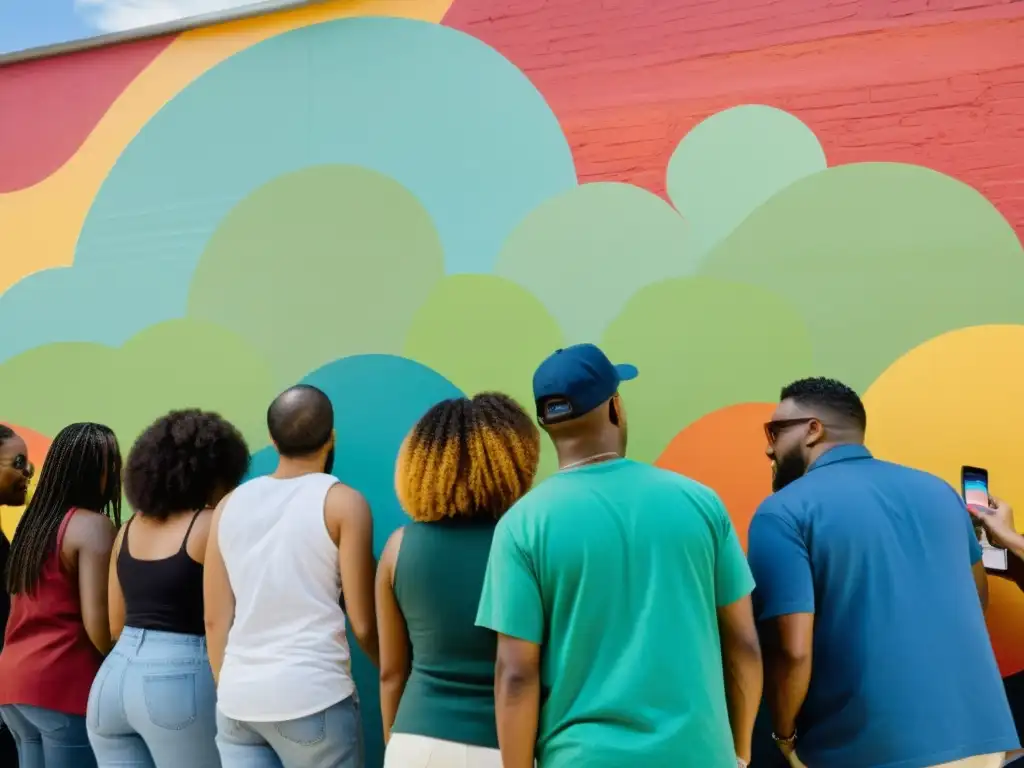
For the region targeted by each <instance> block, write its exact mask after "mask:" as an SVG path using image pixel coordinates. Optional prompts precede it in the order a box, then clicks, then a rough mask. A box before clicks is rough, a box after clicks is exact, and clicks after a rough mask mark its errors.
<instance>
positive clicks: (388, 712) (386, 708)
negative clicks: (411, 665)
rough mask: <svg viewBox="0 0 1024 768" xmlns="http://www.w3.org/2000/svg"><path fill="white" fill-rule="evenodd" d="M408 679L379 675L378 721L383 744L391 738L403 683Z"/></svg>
mask: <svg viewBox="0 0 1024 768" xmlns="http://www.w3.org/2000/svg"><path fill="white" fill-rule="evenodd" d="M408 679H409V676H408V674H404V675H398V676H395V677H389V676H386V675H381V678H380V719H381V723H382V724H383V726H384V743H385V744H387V743H388V740H389V739H390V738H391V728H392V727H393V726H394V724H395V717H396V716H397V715H398V703H399V702H400V701H401V700H402V694H403V693H404V692H405V683H406V682H407V681H408Z"/></svg>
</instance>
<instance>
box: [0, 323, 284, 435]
mask: <svg viewBox="0 0 1024 768" xmlns="http://www.w3.org/2000/svg"><path fill="white" fill-rule="evenodd" d="M240 382H241V384H240ZM0 391H2V392H3V393H4V398H5V404H4V411H5V418H9V419H10V420H12V421H14V422H15V423H17V424H24V425H26V426H29V427H31V428H32V429H35V430H37V431H39V432H42V433H43V434H47V435H54V434H56V432H57V431H58V430H59V429H61V428H62V427H64V426H65V425H67V424H69V423H71V422H75V421H98V422H101V423H105V424H108V425H109V426H110V427H111V428H112V429H113V430H114V432H115V433H116V434H117V437H118V440H119V442H120V443H121V449H122V451H123V452H124V453H125V454H127V452H128V450H129V449H130V447H131V445H132V443H133V442H134V441H135V438H136V437H138V435H139V433H140V432H141V431H142V430H143V429H145V427H146V426H148V425H149V424H150V423H152V422H153V421H154V420H155V419H157V418H158V417H160V416H162V415H163V414H165V413H166V412H167V411H170V410H173V409H179V408H203V409H205V410H212V411H216V412H219V413H220V414H221V415H222V416H224V417H225V418H227V419H229V420H230V421H232V422H233V423H234V424H235V426H237V427H238V428H239V429H240V430H242V433H243V434H244V435H245V436H246V438H247V440H249V441H250V445H251V447H258V446H259V445H261V444H262V443H263V442H264V439H265V437H264V436H265V434H266V425H265V424H264V422H263V414H264V413H265V412H266V407H267V404H268V403H269V402H270V400H271V398H272V397H273V395H274V386H273V381H272V378H271V375H270V370H269V368H268V366H267V365H266V363H264V362H263V360H262V359H261V358H260V357H259V353H258V352H257V351H256V350H255V349H253V348H252V347H251V346H249V345H247V344H246V343H245V341H244V340H242V339H241V338H240V337H239V336H238V335H236V334H234V333H232V332H230V331H227V330H224V329H223V328H219V327H217V326H215V325H212V324H210V323H204V322H199V321H195V320H186V319H182V320H169V321H167V322H164V323H159V324H157V325H154V326H151V327H149V328H147V329H146V330H144V331H142V332H141V333H139V334H138V335H136V336H134V337H132V338H131V339H129V340H128V341H127V342H126V343H125V344H124V346H123V347H121V348H114V347H106V346H103V345H101V344H93V343H87V342H72V343H58V344H48V345H46V346H43V347H37V348H36V349H33V350H30V351H28V352H24V353H22V354H20V355H18V356H16V357H13V358H11V359H10V360H8V361H7V362H5V363H3V364H2V365H0ZM8 414H9V415H8Z"/></svg>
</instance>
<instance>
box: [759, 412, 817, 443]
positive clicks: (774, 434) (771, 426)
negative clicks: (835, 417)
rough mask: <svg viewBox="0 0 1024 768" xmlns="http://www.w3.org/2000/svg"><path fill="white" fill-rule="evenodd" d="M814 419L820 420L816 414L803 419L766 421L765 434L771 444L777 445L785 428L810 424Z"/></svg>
mask: <svg viewBox="0 0 1024 768" xmlns="http://www.w3.org/2000/svg"><path fill="white" fill-rule="evenodd" d="M812 421H820V419H818V418H817V417H816V416H806V417H804V418H802V419H776V420H775V421H769V422H765V425H764V436H765V437H767V438H768V444H769V445H775V441H776V440H778V439H779V435H780V434H781V433H782V431H783V430H785V429H789V428H790V427H795V426H796V425H798V424H810V423H811V422H812Z"/></svg>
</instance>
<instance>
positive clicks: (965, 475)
mask: <svg viewBox="0 0 1024 768" xmlns="http://www.w3.org/2000/svg"><path fill="white" fill-rule="evenodd" d="M960 488H961V491H962V493H963V497H964V502H965V503H967V504H968V505H970V506H977V507H987V506H988V504H989V497H988V470H987V469H983V468H982V467H970V466H967V465H966V464H965V465H964V466H962V467H961V468H960ZM974 531H975V533H977V534H978V542H979V543H980V544H981V562H982V563H983V564H984V566H985V568H986V569H988V570H992V571H1005V570H1007V569H1008V568H1009V556H1008V555H1007V552H1006V550H1005V549H1002V548H1001V547H996V546H994V545H993V544H992V543H991V542H990V541H989V540H988V535H987V534H986V533H985V529H984V528H982V527H981V526H980V525H978V524H977V523H975V525H974Z"/></svg>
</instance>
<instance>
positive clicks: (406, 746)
mask: <svg viewBox="0 0 1024 768" xmlns="http://www.w3.org/2000/svg"><path fill="white" fill-rule="evenodd" d="M384 768H501V752H499V751H498V750H496V749H487V748H486V747H473V746H470V745H469V744H458V743H456V742H454V741H443V740H442V739H432V738H430V737H429V736H416V735H414V734H411V733H392V734H391V738H390V739H389V740H388V748H387V749H386V750H385V751H384ZM971 768H973V766H971ZM982 768H988V766H983V767H982Z"/></svg>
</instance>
